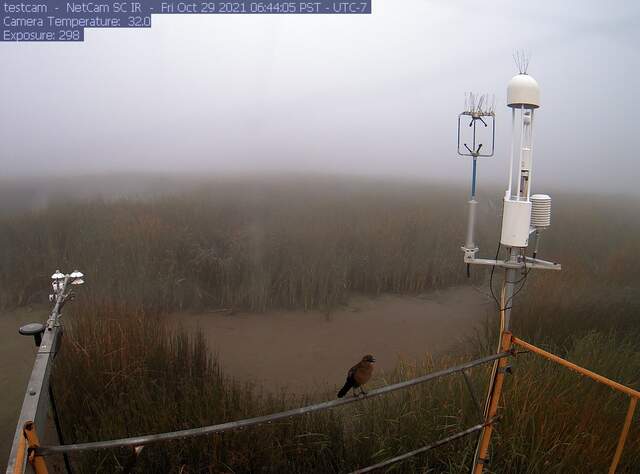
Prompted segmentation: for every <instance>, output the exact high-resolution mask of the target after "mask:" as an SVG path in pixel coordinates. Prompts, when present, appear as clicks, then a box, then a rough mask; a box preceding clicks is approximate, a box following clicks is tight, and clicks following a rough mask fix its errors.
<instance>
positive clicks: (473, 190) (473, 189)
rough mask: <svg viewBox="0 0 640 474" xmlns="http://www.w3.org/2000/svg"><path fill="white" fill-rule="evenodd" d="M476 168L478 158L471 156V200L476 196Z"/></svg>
mask: <svg viewBox="0 0 640 474" xmlns="http://www.w3.org/2000/svg"><path fill="white" fill-rule="evenodd" d="M477 170H478V159H477V158H476V157H475V156H474V157H473V172H472V173H471V200H475V198H476V173H477Z"/></svg>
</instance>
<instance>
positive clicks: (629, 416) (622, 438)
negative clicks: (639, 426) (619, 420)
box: [609, 398, 638, 474]
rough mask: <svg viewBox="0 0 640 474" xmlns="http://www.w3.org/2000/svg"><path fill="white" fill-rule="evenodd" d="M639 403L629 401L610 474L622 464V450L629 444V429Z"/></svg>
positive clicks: (634, 400) (613, 473)
mask: <svg viewBox="0 0 640 474" xmlns="http://www.w3.org/2000/svg"><path fill="white" fill-rule="evenodd" d="M637 403H638V399H637V398H631V399H630V400H629V408H628V410H627V416H626V418H625V419H624V425H623V426H622V432H621V433H620V439H619V440H618V446H617V447H616V453H615V455H614V456H613V461H612V462H611V467H610V468H609V474H615V472H616V469H618V463H619V462H620V457H621V456H622V450H623V449H624V445H625V443H626V442H627V435H628V434H629V428H631V422H632V421H633V413H634V412H635V411H636V404H637Z"/></svg>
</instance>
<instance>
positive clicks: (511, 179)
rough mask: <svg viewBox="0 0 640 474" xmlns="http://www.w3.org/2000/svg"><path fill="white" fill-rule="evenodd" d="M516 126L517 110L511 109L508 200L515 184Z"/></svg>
mask: <svg viewBox="0 0 640 474" xmlns="http://www.w3.org/2000/svg"><path fill="white" fill-rule="evenodd" d="M515 124H516V109H514V108H512V109H511V153H510V154H509V188H508V189H507V195H506V196H505V197H506V198H510V197H511V185H512V183H513V154H514V153H515V152H514V150H513V147H515V137H514V134H515V133H516V131H515Z"/></svg>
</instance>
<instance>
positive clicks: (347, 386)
mask: <svg viewBox="0 0 640 474" xmlns="http://www.w3.org/2000/svg"><path fill="white" fill-rule="evenodd" d="M351 387H353V384H352V383H351V380H347V381H346V383H345V384H344V387H342V388H341V389H340V391H339V392H338V398H342V397H344V396H345V395H346V394H347V392H349V390H351Z"/></svg>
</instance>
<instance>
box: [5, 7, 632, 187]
mask: <svg viewBox="0 0 640 474" xmlns="http://www.w3.org/2000/svg"><path fill="white" fill-rule="evenodd" d="M373 11H374V13H373V14H372V15H371V16H367V15H364V16H359V15H358V16H324V15H318V16H295V15H294V16H277V15H273V16H271V15H263V16H259V15H237V16H226V15H210V16H204V15H198V16H196V15H191V16H189V15H162V16H154V18H153V27H152V28H151V29H148V30H143V29H139V30H125V29H122V30H87V32H86V34H85V42H84V43H77V44H62V43H51V44H38V43H18V44H13V43H1V44H0V59H1V64H2V74H0V91H2V92H1V94H2V107H0V143H2V145H1V147H0V156H1V161H2V174H3V176H4V177H10V178H15V177H21V176H69V175H81V174H87V173H104V172H110V173H112V172H120V173H122V172H154V173H166V172H169V173H194V172H195V173H211V174H217V175H220V174H226V173H238V172H243V173H244V172H251V173H255V172H268V173H273V174H277V173H281V172H285V171H286V172H295V173H311V172H321V173H329V174H343V173H344V174H359V175H362V174H364V175H375V176H387V175H391V176H396V177H412V178H420V179H422V178H424V179H436V180H449V181H455V182H456V183H459V184H463V183H466V182H467V181H468V179H469V174H470V167H471V164H470V162H469V161H468V158H467V159H463V158H458V157H457V155H456V120H457V118H456V117H457V114H458V113H459V112H461V111H462V109H463V106H464V93H465V91H470V90H472V91H477V92H486V93H492V94H495V95H496V99H497V107H496V108H497V143H496V156H495V157H494V158H491V159H485V160H483V161H482V162H481V163H480V168H479V178H480V183H481V184H482V183H484V182H492V183H496V182H502V181H504V182H505V184H506V175H507V152H508V143H509V136H510V116H509V112H508V109H507V107H506V106H505V99H506V84H507V82H508V80H509V79H510V78H511V77H512V76H513V75H514V74H515V73H516V72H517V70H516V67H515V65H514V62H513V59H512V54H513V52H514V50H516V49H526V50H528V51H530V53H531V62H530V67H529V73H530V74H531V75H532V76H534V77H535V78H536V79H537V80H538V82H539V84H540V87H541V91H542V92H541V97H542V99H541V100H542V107H541V109H540V111H539V114H538V115H537V119H536V130H535V147H536V148H535V153H534V160H535V178H534V191H538V192H541V191H544V188H545V186H549V187H554V188H557V187H560V186H562V187H565V186H566V187H567V188H569V189H580V190H583V191H589V190H595V191H601V192H609V191H611V192H624V193H629V192H631V193H637V192H638V191H637V190H636V187H635V182H636V181H637V178H638V176H639V174H638V172H637V171H635V168H636V167H635V160H637V157H636V156H635V153H634V152H633V150H634V148H635V128H636V127H637V124H638V120H637V113H634V112H637V111H636V110H635V109H637V108H638V106H639V105H640V90H639V87H638V74H639V72H640V49H639V47H638V45H639V44H640V28H639V26H640V4H638V3H637V2H632V1H628V2H616V3H606V2H602V1H598V2H595V1H592V2H585V1H572V2H557V1H544V2H528V3H525V2H517V3H516V2H474V1H460V2H445V1H440V2H432V1H425V0H373Z"/></svg>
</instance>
